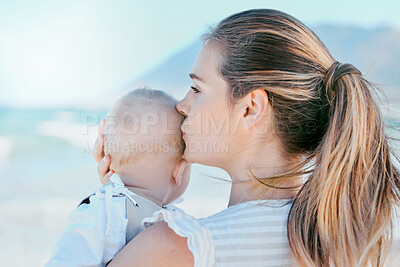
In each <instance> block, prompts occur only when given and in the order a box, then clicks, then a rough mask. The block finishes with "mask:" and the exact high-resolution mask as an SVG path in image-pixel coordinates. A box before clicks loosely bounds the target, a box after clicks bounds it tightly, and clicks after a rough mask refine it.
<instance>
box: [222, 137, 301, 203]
mask: <svg viewBox="0 0 400 267" xmlns="http://www.w3.org/2000/svg"><path fill="white" fill-rule="evenodd" d="M278 151H279V150H278V149H277V147H276V145H275V144H273V143H269V144H265V145H264V146H262V147H260V146H259V147H258V149H257V151H255V152H254V151H253V152H252V153H247V154H246V153H242V154H241V157H240V158H235V159H234V160H231V161H230V165H229V167H230V168H226V171H227V172H228V174H229V175H230V177H231V179H232V187H231V194H230V198H229V204H228V205H229V206H232V205H236V204H238V203H240V202H246V201H251V200H258V199H291V198H294V197H295V196H296V194H297V192H298V190H299V189H300V187H301V185H302V184H303V182H302V178H301V177H299V178H296V179H291V180H290V181H287V182H284V183H280V184H279V185H276V186H281V187H295V188H294V189H274V188H271V187H268V186H266V185H263V184H261V183H260V182H259V181H257V180H256V179H253V178H252V177H251V173H253V175H254V176H255V177H258V178H268V177H271V176H273V175H277V174H281V173H283V172H286V171H288V170H289V169H290V168H291V167H292V166H293V165H294V164H298V163H300V161H299V160H292V161H288V160H287V159H285V158H284V157H283V156H282V155H281V154H280V153H278ZM255 155H257V156H255ZM250 170H251V172H250Z"/></svg>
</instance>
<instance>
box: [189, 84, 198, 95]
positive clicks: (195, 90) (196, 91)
mask: <svg viewBox="0 0 400 267" xmlns="http://www.w3.org/2000/svg"><path fill="white" fill-rule="evenodd" d="M190 88H192V90H193V92H194V93H195V94H197V93H200V91H199V89H197V88H196V86H190Z"/></svg>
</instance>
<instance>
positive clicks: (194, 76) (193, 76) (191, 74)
mask: <svg viewBox="0 0 400 267" xmlns="http://www.w3.org/2000/svg"><path fill="white" fill-rule="evenodd" d="M189 77H190V78H192V79H196V80H199V81H201V82H202V81H203V80H202V79H201V78H200V77H199V76H197V75H196V74H194V73H190V74H189Z"/></svg>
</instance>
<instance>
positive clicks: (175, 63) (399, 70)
mask: <svg viewBox="0 0 400 267" xmlns="http://www.w3.org/2000/svg"><path fill="white" fill-rule="evenodd" d="M312 29H313V30H314V31H315V32H316V33H317V34H318V36H319V37H320V38H321V40H322V41H323V42H324V43H325V45H326V46H327V47H328V49H329V50H330V52H331V53H332V54H333V56H334V57H335V58H336V59H337V60H339V61H340V62H342V63H351V64H353V65H355V66H356V67H358V68H359V69H360V70H361V71H362V72H363V73H364V75H365V77H366V78H367V79H369V80H371V81H372V82H374V83H378V84H380V85H381V87H382V88H383V89H384V90H385V91H386V94H387V95H388V96H389V97H390V99H391V100H396V102H397V101H398V100H399V101H400V93H399V92H400V31H398V30H397V29H393V28H390V27H379V28H375V29H362V28H356V27H351V26H337V25H319V26H316V27H313V28H312ZM201 45H202V43H201V41H200V40H198V41H196V42H194V43H192V44H191V45H189V46H188V47H186V48H185V49H183V50H181V51H179V52H178V53H176V54H174V55H172V56H171V57H170V58H169V59H167V60H166V61H164V62H163V63H162V64H160V65H159V66H158V67H156V68H154V69H153V70H151V71H150V72H148V73H146V74H145V75H143V76H142V77H140V78H139V79H137V80H136V81H135V84H136V85H138V84H141V85H144V84H145V85H149V86H151V87H154V88H159V89H164V90H167V91H169V92H171V93H172V94H173V95H175V96H177V97H178V96H179V97H181V96H184V94H185V93H186V91H187V90H188V88H189V86H190V84H191V81H190V79H189V77H188V74H189V72H190V70H191V68H192V65H193V63H194V61H195V59H196V56H197V53H198V51H199V50H200V49H201Z"/></svg>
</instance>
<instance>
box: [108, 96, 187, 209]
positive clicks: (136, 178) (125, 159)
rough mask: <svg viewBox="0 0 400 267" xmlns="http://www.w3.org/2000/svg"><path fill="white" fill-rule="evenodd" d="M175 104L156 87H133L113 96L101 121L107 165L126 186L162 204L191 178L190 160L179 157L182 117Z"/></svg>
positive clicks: (182, 188) (177, 193) (178, 193)
mask: <svg viewBox="0 0 400 267" xmlns="http://www.w3.org/2000/svg"><path fill="white" fill-rule="evenodd" d="M176 103H177V100H176V99H174V98H173V97H171V96H169V95H167V94H166V93H165V92H163V91H160V90H152V89H137V90H133V91H131V92H129V93H128V94H126V95H125V96H123V97H122V98H121V99H119V100H118V101H117V103H116V104H115V105H114V106H113V108H112V109H111V110H110V111H109V113H108V115H107V119H106V124H105V126H104V152H105V154H108V155H110V157H111V165H110V169H111V170H113V171H114V172H115V173H116V174H118V175H119V176H120V177H121V180H122V181H123V182H124V184H125V185H126V186H128V187H129V186H131V187H134V188H137V189H139V190H141V191H143V192H146V194H150V195H148V196H149V197H150V198H152V199H153V200H157V201H159V202H160V203H161V204H162V205H166V204H168V203H170V202H172V201H173V200H175V199H177V198H178V197H180V196H181V195H182V194H183V192H184V191H185V189H186V187H187V185H188V183H189V177H190V165H188V163H187V161H186V160H185V159H183V151H184V149H185V143H184V141H183V140H182V133H181V128H180V127H181V124H182V121H183V119H184V117H183V115H181V114H179V113H178V112H177V111H176V109H175V105H176Z"/></svg>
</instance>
